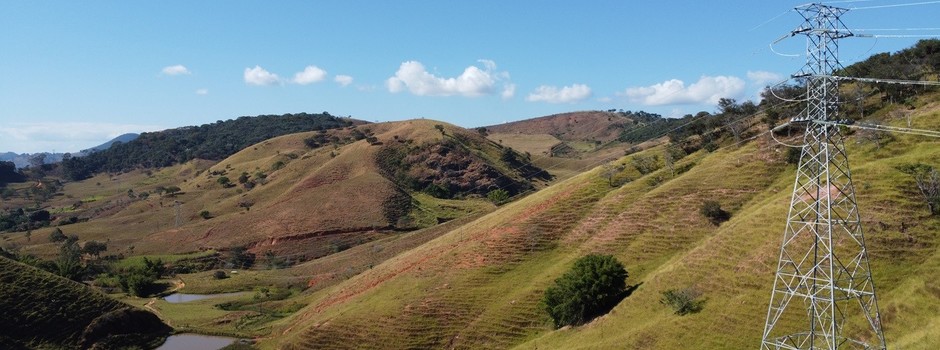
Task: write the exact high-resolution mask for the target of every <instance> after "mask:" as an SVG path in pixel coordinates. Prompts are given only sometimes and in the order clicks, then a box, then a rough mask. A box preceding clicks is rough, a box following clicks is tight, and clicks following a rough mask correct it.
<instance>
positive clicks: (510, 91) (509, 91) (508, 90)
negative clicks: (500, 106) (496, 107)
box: [500, 84, 516, 100]
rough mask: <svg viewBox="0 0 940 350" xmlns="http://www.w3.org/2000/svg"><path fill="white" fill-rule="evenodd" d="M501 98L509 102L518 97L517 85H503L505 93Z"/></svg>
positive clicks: (501, 94)
mask: <svg viewBox="0 0 940 350" xmlns="http://www.w3.org/2000/svg"><path fill="white" fill-rule="evenodd" d="M500 96H502V98H503V99H504V100H508V99H511V98H512V97H513V96H516V84H506V85H503V92H502V93H500Z"/></svg>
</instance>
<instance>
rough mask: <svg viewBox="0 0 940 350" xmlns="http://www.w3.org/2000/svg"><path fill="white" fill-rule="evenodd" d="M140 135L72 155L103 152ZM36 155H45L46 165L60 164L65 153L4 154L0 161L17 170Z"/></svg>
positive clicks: (81, 155)
mask: <svg viewBox="0 0 940 350" xmlns="http://www.w3.org/2000/svg"><path fill="white" fill-rule="evenodd" d="M138 136H140V134H134V133H128V134H124V135H121V136H118V137H115V138H113V139H111V140H110V141H108V142H105V143H102V144H100V145H97V146H95V147H92V148H89V149H83V150H81V151H78V152H75V153H73V154H72V156H73V157H84V156H87V155H89V154H91V153H94V152H98V151H103V150H106V149H108V148H111V146H113V145H114V144H115V143H127V142H131V141H133V140H135V139H137V137H138ZM36 154H45V155H46V158H45V159H44V160H43V163H45V164H52V163H58V162H61V161H62V157H63V156H64V155H65V153H50V152H39V153H13V152H4V153H0V161H8V162H9V161H12V162H13V164H16V167H17V168H25V167H26V166H27V165H29V158H30V157H32V156H34V155H36Z"/></svg>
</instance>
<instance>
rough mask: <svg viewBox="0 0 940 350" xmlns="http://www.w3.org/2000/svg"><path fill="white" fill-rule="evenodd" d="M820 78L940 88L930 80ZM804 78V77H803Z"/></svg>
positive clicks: (938, 82) (939, 83)
mask: <svg viewBox="0 0 940 350" xmlns="http://www.w3.org/2000/svg"><path fill="white" fill-rule="evenodd" d="M816 76H817V77H819V78H827V79H835V80H852V81H861V82H866V83H883V84H900V85H922V86H940V81H929V80H902V79H882V78H861V77H845V76H838V75H816ZM801 77H802V76H801Z"/></svg>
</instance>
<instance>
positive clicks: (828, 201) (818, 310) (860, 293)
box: [761, 4, 885, 349]
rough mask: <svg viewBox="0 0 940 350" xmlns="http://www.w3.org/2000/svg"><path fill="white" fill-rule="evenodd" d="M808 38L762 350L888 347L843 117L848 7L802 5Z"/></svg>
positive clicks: (799, 31)
mask: <svg viewBox="0 0 940 350" xmlns="http://www.w3.org/2000/svg"><path fill="white" fill-rule="evenodd" d="M796 11H797V12H798V13H799V14H800V15H801V16H803V18H804V19H805V22H804V23H803V25H801V26H800V27H799V28H798V29H796V30H795V31H793V32H792V33H791V34H792V35H797V34H802V35H805V36H806V38H807V50H806V53H807V64H806V66H805V67H804V68H803V70H802V72H800V74H799V75H796V77H799V78H804V79H806V80H805V81H806V91H807V99H808V103H807V109H806V113H807V114H806V116H804V117H800V118H796V119H795V121H801V122H806V133H805V134H804V146H803V149H802V153H801V156H800V164H799V167H798V168H797V171H796V180H795V183H794V185H793V196H792V198H791V200H790V211H789V214H787V226H786V230H785V231H784V233H783V243H782V244H781V247H780V260H779V263H778V265H777V271H776V277H775V279H774V289H773V293H772V294H771V298H770V306H769V307H768V310H767V321H766V323H765V325H764V333H763V339H762V342H761V349H884V348H885V341H884V334H883V333H882V330H881V316H880V315H879V313H878V303H877V300H876V298H875V286H874V283H873V282H872V277H871V270H870V268H869V264H868V253H867V251H866V249H865V239H864V237H863V236H862V226H861V220H860V218H859V213H858V205H857V203H856V201H855V188H854V187H853V185H852V176H851V173H850V171H849V163H848V156H847V155H846V153H845V147H844V145H843V135H842V134H841V132H840V131H839V128H838V127H837V126H835V125H833V122H836V121H838V119H839V115H838V111H839V98H838V92H839V91H838V88H839V86H838V81H837V80H836V78H834V77H833V76H832V75H833V73H834V72H835V71H837V70H838V69H839V68H840V64H839V61H838V50H839V45H838V40H839V39H842V38H845V37H848V36H852V34H851V33H850V32H849V31H848V30H847V29H846V28H845V25H844V24H843V23H842V21H841V20H840V19H839V17H840V16H841V15H842V14H844V13H845V12H846V11H847V10H846V9H842V8H837V7H831V6H826V5H821V4H810V5H804V6H800V7H797V8H796Z"/></svg>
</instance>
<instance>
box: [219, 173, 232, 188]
mask: <svg viewBox="0 0 940 350" xmlns="http://www.w3.org/2000/svg"><path fill="white" fill-rule="evenodd" d="M215 181H216V182H218V183H219V185H222V187H226V188H227V187H229V186H230V185H231V184H232V180H229V178H228V176H223V177H220V178H219V179H218V180H215Z"/></svg>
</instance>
